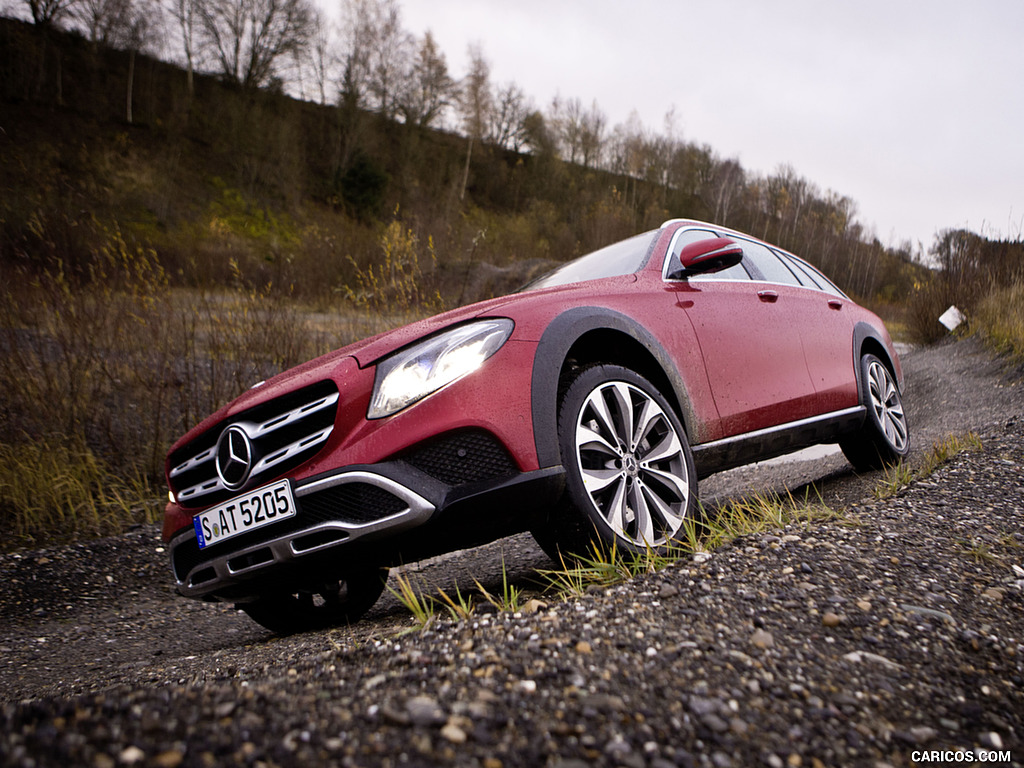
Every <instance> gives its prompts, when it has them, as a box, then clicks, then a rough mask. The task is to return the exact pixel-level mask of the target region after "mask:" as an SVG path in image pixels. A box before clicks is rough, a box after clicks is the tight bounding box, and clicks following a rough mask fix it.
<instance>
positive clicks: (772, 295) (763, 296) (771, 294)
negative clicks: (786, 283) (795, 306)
mask: <svg viewBox="0 0 1024 768" xmlns="http://www.w3.org/2000/svg"><path fill="white" fill-rule="evenodd" d="M757 298H759V299H760V300H761V301H766V302H768V303H769V304H774V303H775V302H776V301H778V300H779V294H777V293H776V292H775V291H758V292H757Z"/></svg>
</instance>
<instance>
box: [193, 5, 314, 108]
mask: <svg viewBox="0 0 1024 768" xmlns="http://www.w3.org/2000/svg"><path fill="white" fill-rule="evenodd" d="M198 8H199V23H200V33H201V37H202V44H203V47H204V48H205V50H207V51H208V52H209V54H210V56H211V58H213V59H214V60H216V61H217V63H218V65H219V66H220V70H221V73H222V74H223V75H224V76H225V77H226V78H228V79H229V80H231V81H232V82H235V83H239V84H240V85H243V86H245V87H247V88H258V87H260V86H263V85H266V84H267V83H268V82H270V80H271V78H272V77H273V76H274V74H275V71H276V65H277V64H278V62H279V61H280V60H281V59H282V58H283V57H284V56H287V55H289V54H291V55H295V54H297V53H299V52H301V51H302V50H304V49H305V48H306V46H307V45H308V44H309V39H310V34H311V32H312V21H313V6H312V4H311V3H310V0H202V2H201V3H200V5H199V6H198Z"/></svg>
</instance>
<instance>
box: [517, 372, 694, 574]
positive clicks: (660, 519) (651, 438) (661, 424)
mask: <svg viewBox="0 0 1024 768" xmlns="http://www.w3.org/2000/svg"><path fill="white" fill-rule="evenodd" d="M558 443H559V449H560V451H561V457H562V466H563V467H564V468H565V477H566V489H565V493H564V495H563V498H562V501H561V503H560V504H559V506H558V508H557V509H556V510H555V511H554V512H553V513H551V515H549V517H548V520H547V521H546V523H545V524H543V525H542V526H540V527H539V528H538V529H535V530H534V538H536V539H537V541H538V543H539V544H540V545H541V547H542V548H543V549H544V551H545V552H546V553H547V554H548V555H549V556H550V557H551V558H552V559H553V560H555V562H559V561H560V560H561V559H562V558H563V557H568V558H570V559H576V558H578V557H581V556H583V557H586V556H588V555H590V554H592V553H593V548H594V546H595V545H599V546H601V547H603V548H605V549H610V548H611V547H612V546H614V547H615V548H616V549H617V550H618V551H619V552H623V551H626V552H636V553H640V552H645V551H647V550H648V549H653V550H655V551H658V552H662V553H663V552H665V551H666V550H667V549H668V548H669V547H670V546H671V545H672V543H673V541H676V540H677V539H678V537H680V536H681V535H682V534H683V533H684V530H685V529H684V526H685V525H686V523H687V521H692V520H693V519H694V516H695V510H696V508H697V479H696V478H697V476H696V472H695V470H694V466H693V454H692V452H691V451H690V445H689V442H688V441H687V439H686V432H685V431H684V430H683V426H682V424H681V423H680V421H679V417H678V416H677V415H676V414H675V412H674V411H673V409H672V407H671V406H670V405H669V404H668V402H667V401H666V400H665V398H664V397H663V396H662V395H661V393H660V392H658V390H657V388H656V387H655V386H654V385H653V384H651V383H650V382H649V381H647V380H646V379H645V378H643V377H642V376H640V375H639V374H637V373H635V372H633V371H631V370H628V369H626V368H622V367H620V366H616V365H594V366H591V367H589V368H585V369H584V370H583V371H582V372H581V373H580V374H579V375H578V376H577V377H576V378H575V379H574V380H573V381H572V383H571V384H570V385H569V387H568V389H567V390H565V394H564V396H563V398H562V402H561V405H560V407H559V413H558Z"/></svg>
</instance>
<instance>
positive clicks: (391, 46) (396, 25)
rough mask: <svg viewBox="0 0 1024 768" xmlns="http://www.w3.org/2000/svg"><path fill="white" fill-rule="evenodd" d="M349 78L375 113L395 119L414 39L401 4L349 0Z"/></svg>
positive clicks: (346, 14)
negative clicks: (402, 12)
mask: <svg viewBox="0 0 1024 768" xmlns="http://www.w3.org/2000/svg"><path fill="white" fill-rule="evenodd" d="M342 10H343V16H344V22H345V26H346V28H347V40H346V43H347V45H346V48H347V51H346V56H345V59H346V69H347V72H346V76H347V77H348V78H349V79H350V80H351V84H352V85H353V86H356V87H357V88H358V91H359V95H360V100H361V101H362V100H366V101H367V102H368V105H369V107H370V108H371V109H375V110H377V111H378V112H380V113H381V114H383V115H385V116H386V117H389V118H393V117H394V116H395V114H396V111H397V105H398V94H399V91H400V88H401V86H402V81H403V78H404V77H405V73H406V72H407V71H408V69H409V61H410V59H411V56H412V54H411V51H412V45H413V38H412V35H410V34H409V33H408V32H406V31H405V30H403V29H402V18H401V9H400V8H399V6H398V2H397V0H345V4H344V6H343V9H342Z"/></svg>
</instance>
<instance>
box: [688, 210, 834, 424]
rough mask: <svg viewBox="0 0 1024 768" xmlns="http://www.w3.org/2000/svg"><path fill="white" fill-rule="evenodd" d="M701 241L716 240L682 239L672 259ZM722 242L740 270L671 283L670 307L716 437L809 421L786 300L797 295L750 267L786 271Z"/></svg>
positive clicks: (791, 309)
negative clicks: (709, 401)
mask: <svg viewBox="0 0 1024 768" xmlns="http://www.w3.org/2000/svg"><path fill="white" fill-rule="evenodd" d="M709 236H712V237H714V236H717V234H716V233H713V232H710V231H708V230H692V229H691V230H685V231H682V232H680V234H679V236H678V237H677V238H676V241H674V242H673V244H672V246H671V248H672V251H673V253H674V254H678V252H679V251H680V250H681V249H682V247H683V246H684V245H686V244H688V243H690V242H695V241H696V240H698V239H703V238H706V237H709ZM727 236H728V237H731V238H732V239H734V240H736V242H738V243H739V244H740V245H741V246H742V247H743V251H744V257H743V262H742V263H741V264H739V265H737V266H735V267H732V268H730V269H728V270H724V271H723V272H718V273H714V274H711V275H699V276H693V277H690V278H688V279H685V280H682V281H679V282H677V283H676V291H677V294H676V295H677V302H678V305H679V306H680V307H681V308H683V309H684V310H685V311H686V315H687V317H688V318H689V320H690V322H691V323H692V325H693V329H694V332H695V334H696V336H697V339H698V343H699V344H700V348H701V354H702V356H703V360H704V365H705V368H706V371H707V375H708V380H709V383H710V385H711V390H712V393H713V396H714V400H715V405H716V406H717V408H718V413H719V419H720V423H719V427H720V435H719V436H720V437H728V436H732V435H738V434H743V433H746V432H752V431H755V430H758V429H765V428H768V427H772V426H775V425H778V424H783V423H786V422H790V421H796V420H799V419H802V418H805V417H807V416H810V415H813V414H814V413H815V408H816V406H815V394H816V393H815V388H814V384H813V382H812V381H811V376H810V374H809V372H808V370H807V364H806V361H805V358H804V350H803V340H802V337H801V326H802V323H803V322H805V318H803V317H802V316H801V312H800V311H799V307H800V302H797V301H794V297H793V293H794V292H796V291H799V290H802V289H800V288H799V287H797V286H794V285H792V284H787V283H786V282H785V281H784V280H783V277H784V276H783V275H781V274H773V275H765V274H764V273H763V272H762V271H761V270H760V268H759V267H758V266H757V265H758V263H759V262H762V261H765V260H766V257H768V258H771V259H774V260H775V262H776V263H777V264H778V266H779V267H780V268H781V269H786V267H785V265H783V264H782V263H781V262H779V261H778V259H777V258H776V257H775V256H774V255H773V254H772V253H771V252H770V251H769V250H768V249H767V248H766V247H765V246H763V245H761V244H760V243H755V242H753V241H751V240H745V239H741V238H739V237H735V236H733V235H731V234H729V235H727ZM768 265H769V266H771V263H770V262H769V264H768ZM787 272H788V270H787ZM789 274H790V279H791V280H792V283H796V279H795V277H794V276H793V275H792V274H791V273H789Z"/></svg>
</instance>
